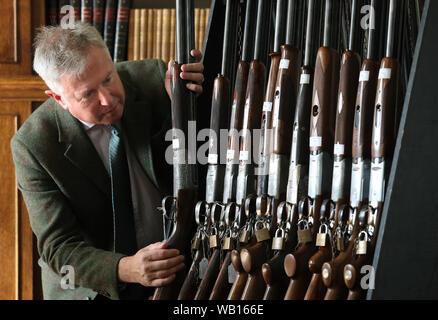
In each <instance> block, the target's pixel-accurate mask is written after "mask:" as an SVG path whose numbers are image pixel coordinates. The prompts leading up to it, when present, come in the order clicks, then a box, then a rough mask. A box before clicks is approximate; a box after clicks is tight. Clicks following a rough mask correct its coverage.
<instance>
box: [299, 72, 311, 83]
mask: <svg viewBox="0 0 438 320" xmlns="http://www.w3.org/2000/svg"><path fill="white" fill-rule="evenodd" d="M309 83H310V74H307V73H303V74H302V75H301V76H300V84H309Z"/></svg>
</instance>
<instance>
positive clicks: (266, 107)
mask: <svg viewBox="0 0 438 320" xmlns="http://www.w3.org/2000/svg"><path fill="white" fill-rule="evenodd" d="M271 111H272V102H269V101H265V102H264V103H263V112H271Z"/></svg>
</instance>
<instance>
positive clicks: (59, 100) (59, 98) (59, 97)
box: [44, 90, 68, 110]
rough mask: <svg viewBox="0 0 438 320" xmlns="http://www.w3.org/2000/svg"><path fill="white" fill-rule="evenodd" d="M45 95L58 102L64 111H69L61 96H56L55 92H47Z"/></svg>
mask: <svg viewBox="0 0 438 320" xmlns="http://www.w3.org/2000/svg"><path fill="white" fill-rule="evenodd" d="M44 93H45V94H46V95H48V96H49V97H51V98H52V99H54V100H55V101H56V102H58V104H59V105H60V106H61V107H62V108H63V109H64V110H67V109H68V105H67V104H66V103H65V102H64V101H63V100H62V98H61V96H60V95H58V94H56V93H55V92H54V91H52V90H46V91H44Z"/></svg>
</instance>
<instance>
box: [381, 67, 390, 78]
mask: <svg viewBox="0 0 438 320" xmlns="http://www.w3.org/2000/svg"><path fill="white" fill-rule="evenodd" d="M379 79H391V69H390V68H381V69H380V70H379Z"/></svg>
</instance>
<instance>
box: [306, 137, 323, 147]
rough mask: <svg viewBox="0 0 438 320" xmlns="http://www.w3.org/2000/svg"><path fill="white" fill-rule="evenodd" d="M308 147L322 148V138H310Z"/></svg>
mask: <svg viewBox="0 0 438 320" xmlns="http://www.w3.org/2000/svg"><path fill="white" fill-rule="evenodd" d="M309 146H310V147H321V146H322V137H310V141H309Z"/></svg>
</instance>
